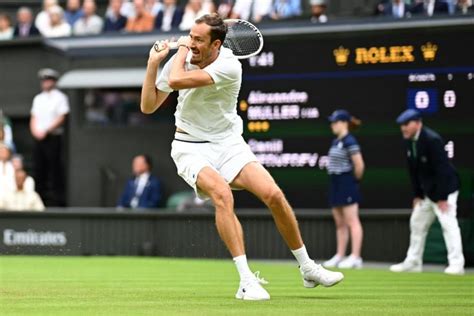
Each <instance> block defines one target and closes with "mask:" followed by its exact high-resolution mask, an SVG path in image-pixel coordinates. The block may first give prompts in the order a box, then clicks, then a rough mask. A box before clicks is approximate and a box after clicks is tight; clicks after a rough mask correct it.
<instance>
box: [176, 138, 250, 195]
mask: <svg viewBox="0 0 474 316" xmlns="http://www.w3.org/2000/svg"><path fill="white" fill-rule="evenodd" d="M171 158H173V160H174V163H175V164H176V168H177V169H178V175H179V176H180V177H181V178H183V179H184V181H186V183H188V184H189V185H190V186H191V187H192V188H193V189H194V191H195V192H196V194H197V196H198V197H199V198H201V199H208V198H209V197H208V196H207V195H206V194H205V193H204V192H202V191H201V190H199V188H198V187H197V185H196V181H197V177H198V174H199V172H200V171H201V170H202V169H203V168H204V167H210V168H212V169H214V170H215V171H217V172H218V173H219V174H220V175H221V176H222V177H223V178H224V179H225V181H226V182H227V183H229V184H230V183H231V182H232V181H233V180H234V179H235V177H236V176H237V175H238V174H239V172H240V171H241V170H242V168H243V167H244V166H245V165H246V164H248V163H249V162H253V161H258V159H257V157H255V155H254V153H253V152H252V151H251V150H250V147H249V145H247V143H246V142H245V140H244V139H243V138H242V136H239V137H236V138H232V139H225V140H223V141H222V142H207V141H203V140H200V139H198V138H195V137H193V136H191V135H188V134H185V133H180V132H176V134H175V138H174V140H173V142H172V143H171Z"/></svg>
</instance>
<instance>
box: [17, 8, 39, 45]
mask: <svg viewBox="0 0 474 316" xmlns="http://www.w3.org/2000/svg"><path fill="white" fill-rule="evenodd" d="M16 20H17V24H16V26H15V29H14V31H13V36H14V37H21V38H25V37H30V36H38V35H39V34H40V32H39V31H38V29H37V28H36V26H35V25H34V24H33V12H32V11H31V9H30V8H28V7H21V8H19V9H18V12H17V14H16Z"/></svg>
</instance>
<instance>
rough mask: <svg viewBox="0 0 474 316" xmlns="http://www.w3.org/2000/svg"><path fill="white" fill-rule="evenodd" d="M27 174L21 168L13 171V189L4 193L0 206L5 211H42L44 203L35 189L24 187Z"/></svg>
mask: <svg viewBox="0 0 474 316" xmlns="http://www.w3.org/2000/svg"><path fill="white" fill-rule="evenodd" d="M27 177H28V175H27V174H26V172H25V171H24V170H22V169H20V170H16V171H15V182H16V185H15V189H14V190H12V191H10V192H8V193H6V194H4V195H3V198H2V201H0V208H2V209H4V210H7V211H43V210H44V204H43V201H41V198H40V196H39V195H38V193H36V192H35V191H29V190H26V189H24V184H25V181H26V179H27Z"/></svg>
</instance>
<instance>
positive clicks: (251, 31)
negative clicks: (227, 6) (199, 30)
mask: <svg viewBox="0 0 474 316" xmlns="http://www.w3.org/2000/svg"><path fill="white" fill-rule="evenodd" d="M224 23H225V24H227V35H226V37H225V40H224V44H223V46H224V47H226V48H229V49H230V50H232V52H233V53H234V55H235V56H236V57H237V58H238V59H246V58H249V57H252V56H255V55H257V54H258V53H260V51H261V50H262V48H263V36H262V33H261V32H260V30H259V29H258V28H257V27H256V26H255V25H253V24H252V23H250V22H248V21H245V20H239V19H227V20H224ZM153 47H154V48H155V50H156V51H157V52H159V51H160V50H162V49H163V48H162V47H160V44H159V43H155V45H154V46H153ZM168 47H169V48H170V49H177V48H178V43H177V42H169V43H168Z"/></svg>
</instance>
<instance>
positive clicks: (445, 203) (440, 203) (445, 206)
mask: <svg viewBox="0 0 474 316" xmlns="http://www.w3.org/2000/svg"><path fill="white" fill-rule="evenodd" d="M437 204H438V207H439V209H440V210H441V212H443V213H446V212H447V211H448V210H449V205H448V201H446V200H444V201H438V203H437Z"/></svg>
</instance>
